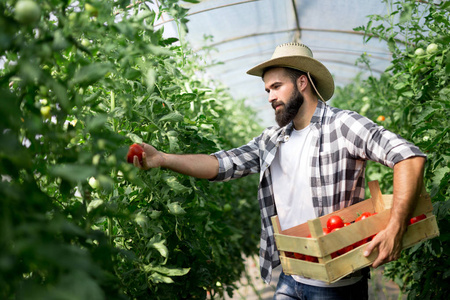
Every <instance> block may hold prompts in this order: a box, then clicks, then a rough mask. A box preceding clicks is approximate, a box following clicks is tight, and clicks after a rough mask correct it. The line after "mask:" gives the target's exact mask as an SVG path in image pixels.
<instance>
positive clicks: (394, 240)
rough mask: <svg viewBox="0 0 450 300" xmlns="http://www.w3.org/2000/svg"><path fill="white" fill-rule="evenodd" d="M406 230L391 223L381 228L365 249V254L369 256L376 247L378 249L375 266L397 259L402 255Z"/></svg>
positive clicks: (373, 265)
mask: <svg viewBox="0 0 450 300" xmlns="http://www.w3.org/2000/svg"><path fill="white" fill-rule="evenodd" d="M404 232H405V230H403V229H402V228H401V226H396V225H394V224H391V223H389V224H388V226H387V227H386V228H385V229H384V230H381V231H380V232H379V233H378V234H377V235H376V236H374V238H373V240H372V241H371V242H370V243H369V245H367V247H366V249H365V251H364V256H366V257H367V256H369V255H370V253H372V251H373V250H374V249H375V248H377V249H378V257H377V258H376V259H375V261H374V262H373V264H372V267H373V268H377V267H378V266H381V265H383V264H385V263H388V262H390V261H393V260H397V259H398V258H399V257H400V253H401V251H402V238H403V234H404Z"/></svg>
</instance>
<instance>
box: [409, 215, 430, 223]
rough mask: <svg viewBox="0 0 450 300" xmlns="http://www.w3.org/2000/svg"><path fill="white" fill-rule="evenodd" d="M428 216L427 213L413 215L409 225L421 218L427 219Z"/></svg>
mask: <svg viewBox="0 0 450 300" xmlns="http://www.w3.org/2000/svg"><path fill="white" fill-rule="evenodd" d="M426 218H427V216H426V215H425V214H421V215H419V216H416V217H412V218H411V219H410V220H409V225H411V224H414V223H417V222H419V221H420V220H423V219H426Z"/></svg>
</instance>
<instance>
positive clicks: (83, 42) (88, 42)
mask: <svg viewBox="0 0 450 300" xmlns="http://www.w3.org/2000/svg"><path fill="white" fill-rule="evenodd" d="M81 45H83V46H84V47H89V46H90V45H91V42H90V41H89V40H88V39H82V40H81Z"/></svg>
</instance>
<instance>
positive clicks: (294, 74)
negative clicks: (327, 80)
mask: <svg viewBox="0 0 450 300" xmlns="http://www.w3.org/2000/svg"><path fill="white" fill-rule="evenodd" d="M275 68H282V69H284V71H285V72H286V75H287V76H288V77H289V78H290V79H291V81H292V83H294V84H296V82H297V79H298V78H299V77H300V76H302V75H305V76H306V78H308V81H309V78H310V77H309V76H308V73H306V72H303V71H300V70H297V69H293V68H289V67H277V66H273V67H268V68H265V69H264V70H263V73H262V76H261V78H262V79H263V80H264V75H265V74H266V72H267V71H269V70H272V69H275ZM311 80H312V83H313V84H314V85H316V81H315V80H314V78H313V77H312V76H311ZM311 90H312V92H313V94H316V95H317V93H316V90H315V89H314V88H312V89H311Z"/></svg>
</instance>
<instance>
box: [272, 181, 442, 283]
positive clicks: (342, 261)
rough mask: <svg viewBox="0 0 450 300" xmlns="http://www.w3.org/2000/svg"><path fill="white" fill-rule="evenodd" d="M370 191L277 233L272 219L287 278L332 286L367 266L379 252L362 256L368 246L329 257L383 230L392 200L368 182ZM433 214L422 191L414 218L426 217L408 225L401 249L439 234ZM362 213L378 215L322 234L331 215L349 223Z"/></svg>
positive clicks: (278, 230) (427, 197)
mask: <svg viewBox="0 0 450 300" xmlns="http://www.w3.org/2000/svg"><path fill="white" fill-rule="evenodd" d="M369 189H370V193H371V198H370V199H367V200H364V201H362V202H360V203H357V204H354V205H352V206H349V207H347V208H344V209H341V210H338V211H335V212H333V213H331V214H328V215H325V216H322V217H320V218H316V219H313V220H309V221H308V222H306V223H303V224H300V225H298V226H295V227H292V228H289V229H286V230H283V231H281V230H280V228H281V227H280V223H279V220H278V216H274V217H272V224H273V228H274V231H275V242H276V245H277V248H278V250H279V251H280V260H281V265H282V267H283V272H284V273H285V274H288V275H300V276H303V277H307V278H312V279H317V280H321V281H324V282H327V283H332V282H336V281H338V280H339V279H341V278H343V277H345V276H347V275H349V274H351V273H353V272H354V271H356V270H359V269H361V268H364V267H366V266H370V265H371V264H372V263H373V262H374V261H375V259H376V257H377V256H378V252H377V251H376V250H374V251H373V252H372V253H371V255H370V256H368V257H365V256H364V255H363V252H364V249H365V247H366V246H367V244H364V245H361V246H359V247H357V248H355V249H353V250H351V251H350V252H347V253H345V254H343V255H341V256H338V257H335V258H333V259H332V258H331V254H332V253H334V252H336V251H337V250H339V249H342V248H344V247H346V246H349V245H352V244H354V243H356V242H358V241H361V240H363V239H365V238H367V237H370V236H372V235H374V234H376V233H378V232H379V231H380V230H382V229H384V228H385V227H386V225H387V223H388V221H389V216H390V212H391V206H392V198H393V197H392V195H382V194H381V191H380V187H379V184H378V181H372V182H369ZM432 211H433V206H432V204H431V199H430V196H429V194H428V193H426V192H425V191H423V192H422V194H421V195H420V199H419V202H418V205H417V207H416V209H415V211H414V213H413V216H418V215H421V214H426V216H427V218H426V219H424V220H421V221H419V222H417V223H414V224H412V225H409V226H408V229H407V231H406V233H405V235H404V236H403V244H402V247H403V249H406V248H408V247H411V246H413V245H415V244H417V243H419V242H421V241H424V240H427V239H431V238H434V237H436V236H438V235H439V229H438V227H437V223H436V217H435V216H434V215H433V213H432ZM362 212H370V213H375V212H376V213H377V214H376V215H373V216H370V217H369V218H366V219H363V220H361V221H359V222H356V223H352V224H351V225H350V226H346V227H343V228H341V229H340V230H337V231H335V232H332V233H329V234H327V235H323V232H322V228H323V227H326V222H327V220H328V218H329V217H330V216H332V215H339V216H340V217H341V218H342V219H343V220H344V221H345V222H352V221H354V220H355V219H356V217H357V216H358V214H360V213H362ZM308 234H311V236H312V237H311V238H306V236H308ZM285 252H296V253H301V254H304V255H310V256H315V257H318V260H319V262H318V263H317V262H308V261H305V260H300V259H296V258H290V257H287V256H286V253H285Z"/></svg>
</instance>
